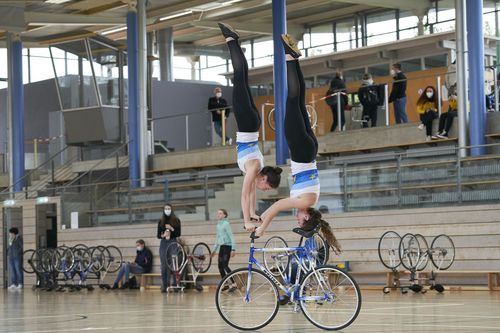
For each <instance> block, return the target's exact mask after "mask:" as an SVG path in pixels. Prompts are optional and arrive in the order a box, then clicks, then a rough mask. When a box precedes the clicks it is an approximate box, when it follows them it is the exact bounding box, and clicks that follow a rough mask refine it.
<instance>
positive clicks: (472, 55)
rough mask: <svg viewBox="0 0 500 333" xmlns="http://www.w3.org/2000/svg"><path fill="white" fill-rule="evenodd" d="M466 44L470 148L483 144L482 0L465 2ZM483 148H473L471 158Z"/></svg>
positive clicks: (481, 152)
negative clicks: (467, 52)
mask: <svg viewBox="0 0 500 333" xmlns="http://www.w3.org/2000/svg"><path fill="white" fill-rule="evenodd" d="M466 8H467V43H468V50H469V80H470V82H469V89H470V121H469V136H470V144H471V146H475V145H482V144H484V143H485V138H484V135H485V134H486V133H485V128H486V101H485V95H484V35H483V0H474V1H466ZM484 153H485V149H484V147H480V148H473V149H472V150H471V155H472V156H478V155H483V154H484Z"/></svg>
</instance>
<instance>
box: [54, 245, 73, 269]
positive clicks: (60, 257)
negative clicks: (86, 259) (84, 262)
mask: <svg viewBox="0 0 500 333" xmlns="http://www.w3.org/2000/svg"><path fill="white" fill-rule="evenodd" d="M54 255H55V256H56V258H55V259H56V265H55V269H56V271H58V272H59V273H66V272H69V271H70V270H72V269H73V267H74V265H75V254H74V252H73V250H72V249H71V248H69V247H67V246H60V247H58V248H57V249H56V251H55V253H54Z"/></svg>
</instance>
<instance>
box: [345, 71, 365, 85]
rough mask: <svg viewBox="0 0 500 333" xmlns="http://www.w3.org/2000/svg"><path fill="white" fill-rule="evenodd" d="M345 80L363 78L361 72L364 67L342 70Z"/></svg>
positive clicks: (363, 72)
mask: <svg viewBox="0 0 500 333" xmlns="http://www.w3.org/2000/svg"><path fill="white" fill-rule="evenodd" d="M342 74H343V76H344V80H345V82H352V81H359V80H361V79H362V78H363V74H365V69H364V68H358V69H352V70H348V71H344V72H343V73H342Z"/></svg>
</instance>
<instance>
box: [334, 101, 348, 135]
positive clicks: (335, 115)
mask: <svg viewBox="0 0 500 333" xmlns="http://www.w3.org/2000/svg"><path fill="white" fill-rule="evenodd" d="M341 100H342V99H341ZM344 109H345V103H344V102H340V121H341V124H342V125H341V126H342V128H344V125H345V111H344ZM330 110H332V115H333V123H332V127H330V132H333V131H335V129H336V128H337V126H338V123H339V120H338V119H337V118H338V113H337V104H334V105H330Z"/></svg>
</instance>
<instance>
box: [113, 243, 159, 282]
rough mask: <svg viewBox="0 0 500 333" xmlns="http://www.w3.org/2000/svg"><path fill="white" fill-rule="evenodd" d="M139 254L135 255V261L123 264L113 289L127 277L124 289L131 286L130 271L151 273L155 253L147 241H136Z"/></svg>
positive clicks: (133, 272)
mask: <svg viewBox="0 0 500 333" xmlns="http://www.w3.org/2000/svg"><path fill="white" fill-rule="evenodd" d="M135 246H136V250H137V255H136V256H135V260H134V262H132V263H130V262H126V263H124V264H123V265H122V267H121V268H120V270H119V271H118V275H117V276H116V279H115V283H114V284H113V288H112V289H118V283H120V281H121V280H122V279H123V278H124V277H125V281H124V283H123V285H122V289H126V288H128V287H129V279H130V273H132V274H143V273H150V272H151V269H152V268H153V253H152V252H151V250H150V249H148V248H147V247H146V243H145V242H144V241H143V240H142V239H139V240H138V241H137V242H135Z"/></svg>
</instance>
